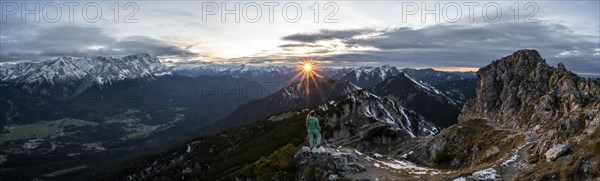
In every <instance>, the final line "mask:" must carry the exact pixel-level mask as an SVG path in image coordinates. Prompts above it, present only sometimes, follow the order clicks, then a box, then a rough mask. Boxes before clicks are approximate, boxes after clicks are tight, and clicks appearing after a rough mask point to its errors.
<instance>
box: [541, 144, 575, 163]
mask: <svg viewBox="0 0 600 181" xmlns="http://www.w3.org/2000/svg"><path fill="white" fill-rule="evenodd" d="M568 150H569V148H567V146H565V145H563V144H555V145H553V146H552V148H550V149H549V150H548V151H546V153H545V154H544V155H546V160H547V161H548V162H552V161H554V160H556V159H557V158H558V157H560V156H562V155H563V154H564V153H566V152H567V151H568Z"/></svg>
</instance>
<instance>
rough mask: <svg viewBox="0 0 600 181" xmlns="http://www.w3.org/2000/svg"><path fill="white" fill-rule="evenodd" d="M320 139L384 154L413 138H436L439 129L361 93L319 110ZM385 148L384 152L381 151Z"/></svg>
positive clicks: (386, 101)
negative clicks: (434, 136) (321, 136)
mask: <svg viewBox="0 0 600 181" xmlns="http://www.w3.org/2000/svg"><path fill="white" fill-rule="evenodd" d="M317 117H318V118H319V119H320V120H321V125H322V129H323V130H322V134H323V138H324V139H325V141H326V142H327V143H331V144H335V145H340V146H351V147H353V148H356V149H357V150H359V151H379V152H383V153H387V152H389V151H391V150H390V147H382V146H381V145H406V144H407V142H409V141H412V140H415V139H414V138H419V137H426V136H432V135H435V134H436V133H437V132H438V131H439V128H438V127H437V126H436V125H435V124H433V123H431V122H430V121H428V120H427V119H425V118H423V116H421V115H419V114H417V113H415V112H413V111H412V110H410V109H407V108H405V107H403V106H401V105H399V104H398V103H396V102H395V101H393V100H391V99H388V98H383V97H379V96H377V95H374V94H371V93H369V92H367V91H364V90H360V91H357V92H355V93H352V94H348V95H346V96H344V97H342V98H340V99H337V100H335V101H329V102H326V103H323V104H321V105H320V106H319V107H318V111H317ZM383 148H386V149H383Z"/></svg>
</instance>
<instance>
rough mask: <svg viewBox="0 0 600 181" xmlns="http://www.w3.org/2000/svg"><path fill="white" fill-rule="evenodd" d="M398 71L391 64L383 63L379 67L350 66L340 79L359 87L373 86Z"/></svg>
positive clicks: (396, 73)
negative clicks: (350, 68)
mask: <svg viewBox="0 0 600 181" xmlns="http://www.w3.org/2000/svg"><path fill="white" fill-rule="evenodd" d="M398 73H400V71H399V70H398V69H397V68H396V67H393V66H389V65H384V66H380V67H358V68H352V70H350V71H349V72H348V73H347V74H346V75H344V76H343V77H341V78H340V79H341V80H347V81H348V82H352V83H353V84H356V85H357V86H359V87H370V86H373V85H375V84H377V83H379V82H381V81H383V80H385V79H387V78H389V77H392V76H395V75H398Z"/></svg>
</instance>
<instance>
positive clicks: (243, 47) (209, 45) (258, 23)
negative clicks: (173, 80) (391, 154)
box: [0, 0, 600, 75]
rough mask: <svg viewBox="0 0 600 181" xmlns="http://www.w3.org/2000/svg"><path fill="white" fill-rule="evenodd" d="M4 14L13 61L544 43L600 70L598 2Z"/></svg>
mask: <svg viewBox="0 0 600 181" xmlns="http://www.w3.org/2000/svg"><path fill="white" fill-rule="evenodd" d="M0 14H1V15H2V19H1V21H0V62H3V63H16V62H22V61H43V60H49V59H53V58H56V57H59V56H125V55H130V54H138V53H150V54H152V55H156V56H158V57H159V58H161V60H162V61H163V62H165V63H166V64H169V65H175V66H177V65H181V66H184V65H185V66H189V65H206V64H222V63H233V64H242V63H243V64H250V65H293V64H296V63H297V62H298V61H299V60H301V59H306V58H310V59H315V60H316V62H317V63H319V64H321V66H330V67H352V66H378V65H384V64H388V65H394V66H398V67H411V68H437V69H439V70H457V71H469V70H477V68H478V67H482V66H485V65H487V64H489V63H490V62H491V61H493V60H496V59H499V58H501V57H503V56H507V55H510V54H511V53H512V52H514V51H516V50H519V49H536V50H538V51H539V52H540V54H541V55H542V57H543V58H545V59H546V61H547V62H548V63H549V64H551V65H556V64H558V63H559V62H563V63H564V64H565V65H566V67H567V69H569V70H572V71H574V72H576V73H578V74H580V75H600V18H599V17H600V2H599V1H506V0H503V1H449V0H446V1H427V2H424V1H226V2H221V1H193V0H184V1H160V0H159V1H157V0H151V1H109V0H108V1H107V0H103V1H83V2H74V1H2V2H0ZM236 18H237V19H236Z"/></svg>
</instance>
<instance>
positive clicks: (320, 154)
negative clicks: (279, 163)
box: [294, 145, 366, 180]
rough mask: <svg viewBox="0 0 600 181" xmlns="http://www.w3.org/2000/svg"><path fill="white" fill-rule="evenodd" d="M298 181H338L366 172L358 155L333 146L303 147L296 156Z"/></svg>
mask: <svg viewBox="0 0 600 181" xmlns="http://www.w3.org/2000/svg"><path fill="white" fill-rule="evenodd" d="M294 159H295V160H296V168H297V170H296V180H338V179H339V178H341V177H342V176H344V175H347V174H352V173H358V172H362V171H365V170H366V168H365V166H363V165H361V164H360V163H359V158H358V157H357V155H356V153H355V152H354V151H353V150H350V149H337V148H335V147H333V146H332V145H325V146H323V147H320V148H315V149H312V150H311V149H309V148H308V147H306V146H305V147H302V148H301V149H300V151H298V152H297V153H296V155H294Z"/></svg>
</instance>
